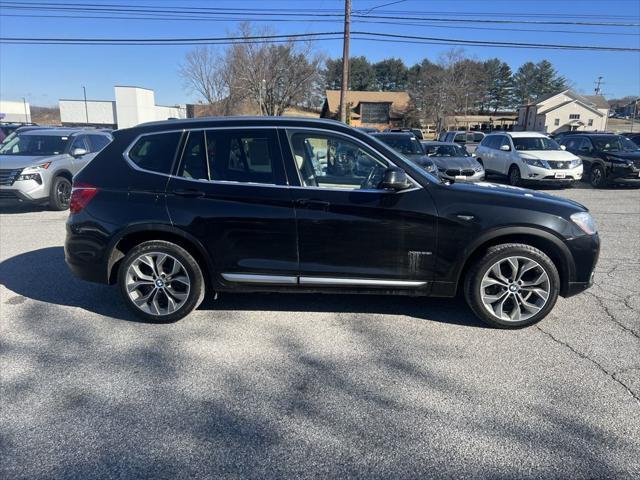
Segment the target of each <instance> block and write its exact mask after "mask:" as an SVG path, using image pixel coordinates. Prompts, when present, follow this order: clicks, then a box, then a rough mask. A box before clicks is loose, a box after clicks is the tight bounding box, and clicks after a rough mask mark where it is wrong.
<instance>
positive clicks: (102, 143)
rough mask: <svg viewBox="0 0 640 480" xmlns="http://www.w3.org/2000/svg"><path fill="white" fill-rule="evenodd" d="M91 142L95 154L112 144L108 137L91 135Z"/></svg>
mask: <svg viewBox="0 0 640 480" xmlns="http://www.w3.org/2000/svg"><path fill="white" fill-rule="evenodd" d="M89 140H91V145H92V146H93V151H94V152H99V151H100V150H102V149H103V148H104V147H106V146H107V145H109V143H111V139H110V138H109V137H107V136H106V135H89Z"/></svg>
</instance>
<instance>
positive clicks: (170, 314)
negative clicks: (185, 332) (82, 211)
mask: <svg viewBox="0 0 640 480" xmlns="http://www.w3.org/2000/svg"><path fill="white" fill-rule="evenodd" d="M118 284H119V286H120V292H121V293H122V296H123V298H124V301H125V303H126V304H127V306H128V307H129V308H130V309H131V310H132V311H133V312H134V313H135V314H136V315H137V316H138V317H140V318H142V319H143V320H146V321H149V322H157V323H160V322H162V323H168V322H175V321H176V320H180V319H181V318H183V317H185V316H187V315H188V314H189V313H191V312H192V311H193V310H194V309H195V308H197V307H198V305H200V303H201V302H202V300H203V298H204V294H205V282H204V277H203V275H202V270H201V269H200V267H199V266H198V263H197V262H196V260H195V259H194V258H193V256H192V255H191V254H190V253H189V252H187V251H186V250H185V249H184V248H182V247H180V246H178V245H176V244H174V243H171V242H166V241H160V240H154V241H149V242H144V243H141V244H140V245H138V246H136V247H134V248H133V249H131V251H130V252H129V253H127V255H126V256H125V257H124V259H123V260H122V262H121V263H120V267H119V270H118Z"/></svg>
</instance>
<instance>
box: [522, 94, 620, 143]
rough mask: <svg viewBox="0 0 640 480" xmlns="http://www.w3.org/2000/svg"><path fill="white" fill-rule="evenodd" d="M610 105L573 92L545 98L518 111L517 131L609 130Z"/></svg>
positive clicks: (590, 96) (594, 97)
mask: <svg viewBox="0 0 640 480" xmlns="http://www.w3.org/2000/svg"><path fill="white" fill-rule="evenodd" d="M608 118H609V104H608V103H607V101H606V100H605V98H604V97H603V96H602V95H585V96H583V95H578V94H577V93H575V92H573V91H571V90H564V91H562V92H559V93H554V94H551V95H546V96H544V97H541V98H539V99H538V100H536V101H535V102H533V103H529V104H527V105H522V106H520V107H519V108H518V125H517V129H518V130H530V131H538V132H545V133H558V132H564V131H567V130H589V131H603V130H606V129H607V120H608Z"/></svg>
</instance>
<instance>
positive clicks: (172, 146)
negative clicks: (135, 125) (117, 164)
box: [129, 132, 182, 174]
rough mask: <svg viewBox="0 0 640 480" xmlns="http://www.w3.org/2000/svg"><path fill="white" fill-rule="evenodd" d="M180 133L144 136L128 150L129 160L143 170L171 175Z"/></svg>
mask: <svg viewBox="0 0 640 480" xmlns="http://www.w3.org/2000/svg"><path fill="white" fill-rule="evenodd" d="M181 135H182V133H181V132H166V133H156V134H153V135H145V136H143V137H140V139H139V140H138V141H137V142H136V143H135V145H134V146H133V147H132V148H131V150H129V159H130V160H131V161H132V162H133V163H135V164H136V165H137V166H138V167H140V168H142V169H143V170H150V171H152V172H158V173H166V174H169V173H171V167H172V165H173V159H174V157H175V154H176V149H177V148H178V142H179V141H180V136H181Z"/></svg>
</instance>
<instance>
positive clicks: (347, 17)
mask: <svg viewBox="0 0 640 480" xmlns="http://www.w3.org/2000/svg"><path fill="white" fill-rule="evenodd" d="M350 29H351V0H345V1H344V43H343V46H342V85H341V86H340V121H341V122H342V123H347V90H348V89H349V36H350Z"/></svg>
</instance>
